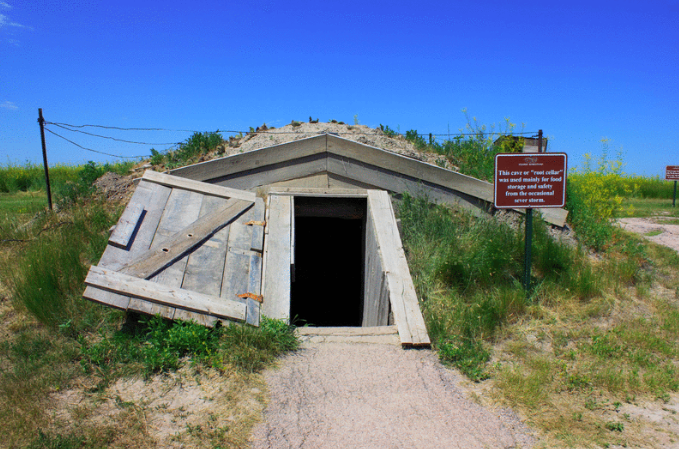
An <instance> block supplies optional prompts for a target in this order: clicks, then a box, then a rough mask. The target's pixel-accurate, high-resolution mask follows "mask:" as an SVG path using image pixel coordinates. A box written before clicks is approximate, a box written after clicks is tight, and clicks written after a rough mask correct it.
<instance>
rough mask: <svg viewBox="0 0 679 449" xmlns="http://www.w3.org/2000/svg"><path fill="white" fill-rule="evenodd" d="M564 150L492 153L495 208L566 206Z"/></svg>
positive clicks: (565, 161) (565, 160)
mask: <svg viewBox="0 0 679 449" xmlns="http://www.w3.org/2000/svg"><path fill="white" fill-rule="evenodd" d="M566 164H567V157H566V154H564V153H534V154H526V153H523V154H520V153H519V154H516V153H501V154H498V155H496V156H495V207H497V208H499V209H503V208H506V209H528V208H534V207H564V206H565V205H566V169H567V166H566Z"/></svg>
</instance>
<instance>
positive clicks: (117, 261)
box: [98, 181, 172, 270]
mask: <svg viewBox="0 0 679 449" xmlns="http://www.w3.org/2000/svg"><path fill="white" fill-rule="evenodd" d="M171 192H172V189H170V188H168V187H165V186H161V185H158V184H151V183H148V182H146V181H142V182H141V183H140V184H139V185H138V186H137V188H136V189H135V191H134V195H133V196H132V199H130V203H129V204H128V206H129V205H134V204H139V205H141V206H142V207H144V210H145V213H144V215H143V217H142V220H141V224H140V225H139V229H138V230H137V234H136V235H135V236H134V241H132V243H131V245H130V248H129V249H123V248H117V247H115V246H112V245H108V246H107V247H106V250H105V251H104V254H103V255H102V257H101V259H100V260H99V264H98V265H99V266H103V267H105V268H109V269H111V270H119V269H120V268H121V267H123V266H124V265H125V264H126V263H127V262H129V261H130V260H132V258H134V257H135V255H137V254H140V253H142V252H144V251H146V250H148V249H149V247H150V246H151V242H152V241H153V236H154V235H155V233H156V229H157V228H158V223H159V222H160V219H161V217H162V215H163V210H164V209H165V205H166V204H167V201H168V199H169V197H170V194H171Z"/></svg>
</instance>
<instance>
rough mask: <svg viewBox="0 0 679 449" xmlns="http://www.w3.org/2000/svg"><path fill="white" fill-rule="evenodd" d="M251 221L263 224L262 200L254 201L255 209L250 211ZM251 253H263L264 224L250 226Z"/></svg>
mask: <svg viewBox="0 0 679 449" xmlns="http://www.w3.org/2000/svg"><path fill="white" fill-rule="evenodd" d="M252 220H253V221H255V222H259V223H264V200H263V199H262V198H257V199H256V200H255V207H254V208H253V211H252ZM250 249H251V250H252V251H259V252H260V253H261V252H262V251H264V224H253V225H252V241H251V243H250Z"/></svg>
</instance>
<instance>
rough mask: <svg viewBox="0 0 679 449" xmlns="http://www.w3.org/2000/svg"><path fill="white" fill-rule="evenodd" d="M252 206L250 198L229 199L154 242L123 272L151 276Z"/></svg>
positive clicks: (138, 275) (145, 276) (142, 276)
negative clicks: (158, 242) (221, 205)
mask: <svg viewBox="0 0 679 449" xmlns="http://www.w3.org/2000/svg"><path fill="white" fill-rule="evenodd" d="M252 205H253V203H252V202H249V201H243V200H237V199H230V200H228V201H227V204H226V205H225V207H224V208H222V209H220V210H216V211H214V212H212V213H210V214H208V215H205V216H204V217H203V218H201V219H199V220H197V221H195V222H194V223H192V224H191V225H189V226H188V227H186V228H184V229H183V230H182V231H180V232H178V233H177V234H175V235H174V236H173V237H171V238H170V239H168V240H165V241H163V242H162V243H160V244H158V245H155V244H154V246H155V248H153V249H151V250H149V251H147V252H145V253H144V254H142V255H141V256H140V257H138V258H137V259H135V260H133V261H132V262H130V263H129V264H127V265H126V266H125V267H124V268H123V269H122V270H120V271H121V272H122V273H125V274H130V275H134V276H137V277H141V278H148V277H151V276H152V275H153V274H155V273H157V272H158V271H160V270H162V269H163V268H165V267H167V266H168V265H170V264H171V263H172V262H174V261H176V260H178V259H180V258H181V257H183V256H184V255H185V254H186V253H187V252H189V251H190V250H191V249H193V248H194V247H195V246H196V245H199V244H200V243H202V242H203V241H204V240H205V239H206V238H208V237H210V236H211V235H212V234H214V233H215V232H217V231H219V230H220V229H222V228H223V227H224V226H227V225H228V224H229V223H231V222H232V221H233V220H234V219H236V218H237V217H238V216H239V215H240V214H242V213H243V212H244V211H246V210H247V209H249V208H251V207H252Z"/></svg>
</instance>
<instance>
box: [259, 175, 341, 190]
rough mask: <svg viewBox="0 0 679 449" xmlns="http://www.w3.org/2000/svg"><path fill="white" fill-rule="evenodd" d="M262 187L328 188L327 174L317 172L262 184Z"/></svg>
mask: <svg viewBox="0 0 679 449" xmlns="http://www.w3.org/2000/svg"><path fill="white" fill-rule="evenodd" d="M262 187H263V188H276V187H302V188H304V187H307V188H321V189H327V188H328V174H327V173H317V174H314V175H310V176H304V177H302V178H295V179H288V180H286V181H278V182H274V183H271V184H267V185H263V186H262Z"/></svg>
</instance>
